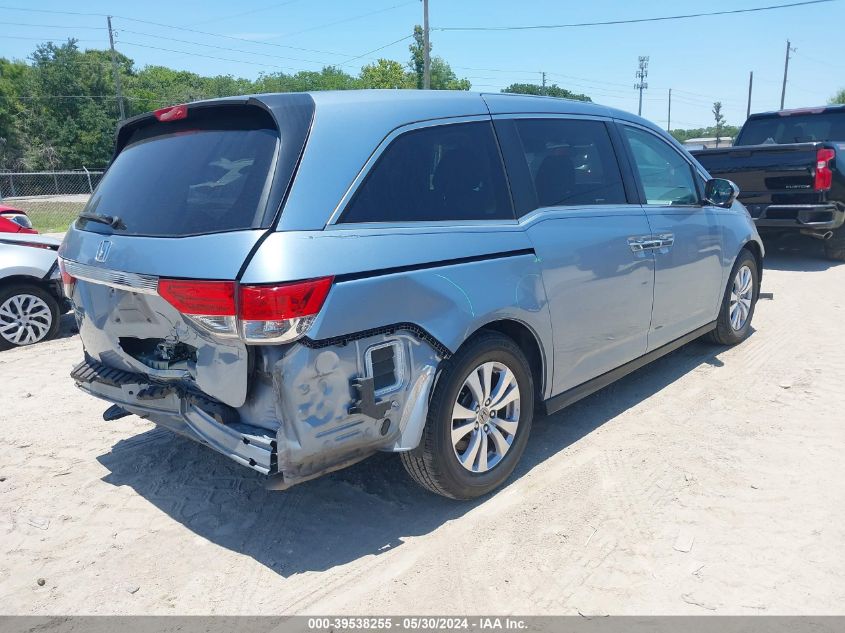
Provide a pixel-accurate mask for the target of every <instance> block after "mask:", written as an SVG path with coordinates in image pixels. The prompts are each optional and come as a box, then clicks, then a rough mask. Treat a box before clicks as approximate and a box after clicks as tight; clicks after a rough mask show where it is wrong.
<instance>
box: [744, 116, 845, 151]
mask: <svg viewBox="0 0 845 633" xmlns="http://www.w3.org/2000/svg"><path fill="white" fill-rule="evenodd" d="M813 141H845V111H843V112H827V113H824V114H791V115H789V116H775V117H771V118H764V119H749V120H748V121H746V123H745V125H744V126H742V134H741V135H740V137H739V138H738V139H737V143H736V144H737V145H764V144H771V143H777V144H778V145H781V144H784V143H809V142H813Z"/></svg>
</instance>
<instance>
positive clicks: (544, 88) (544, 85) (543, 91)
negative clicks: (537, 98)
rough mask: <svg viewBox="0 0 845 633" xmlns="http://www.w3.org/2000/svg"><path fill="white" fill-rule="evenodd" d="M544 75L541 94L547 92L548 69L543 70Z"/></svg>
mask: <svg viewBox="0 0 845 633" xmlns="http://www.w3.org/2000/svg"><path fill="white" fill-rule="evenodd" d="M542 75H543V87H542V89H541V90H540V94H541V95H544V94H546V71H545V70H544V71H542Z"/></svg>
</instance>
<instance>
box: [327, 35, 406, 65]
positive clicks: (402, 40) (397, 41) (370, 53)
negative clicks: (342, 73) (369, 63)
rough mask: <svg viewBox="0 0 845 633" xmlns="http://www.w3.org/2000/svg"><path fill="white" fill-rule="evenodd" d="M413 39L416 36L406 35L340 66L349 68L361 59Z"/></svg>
mask: <svg viewBox="0 0 845 633" xmlns="http://www.w3.org/2000/svg"><path fill="white" fill-rule="evenodd" d="M412 37H414V36H413V35H406V36H405V37H400V38H399V39H398V40H393V41H392V42H390V44H385V45H384V46H379V47H378V48H374V49H373V50H371V51H367V52H366V53H363V54H361V55H358V56H356V57H352V58H350V59H347V60H346V61H345V62H343V63H342V64H340V66H349V64H350V63H351V62H354V61H355V60H356V59H361V58H362V57H367V56H369V55H372V54H373V53H377V52H379V51H380V50H382V49H385V48H387V47H388V46H393V45H394V44H398V43H399V42H404V41H405V40H409V39H411V38H412Z"/></svg>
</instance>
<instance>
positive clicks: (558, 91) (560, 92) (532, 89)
mask: <svg viewBox="0 0 845 633" xmlns="http://www.w3.org/2000/svg"><path fill="white" fill-rule="evenodd" d="M502 92H509V93H516V94H523V95H545V96H548V97H562V98H563V99H574V100H576V101H592V99H590V97H588V96H587V95H585V94H579V93H575V92H570V91H569V90H567V89H566V88H561V87H560V86H558V85H557V84H551V85H549V86H546V87H545V88H543V86H540V85H537V84H511V85H510V86H508V87H507V88H503V89H502Z"/></svg>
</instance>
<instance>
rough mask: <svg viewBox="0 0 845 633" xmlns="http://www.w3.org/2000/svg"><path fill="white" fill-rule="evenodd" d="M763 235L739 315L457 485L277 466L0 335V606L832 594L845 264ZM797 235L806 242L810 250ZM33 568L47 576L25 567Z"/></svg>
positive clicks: (438, 607) (842, 593)
mask: <svg viewBox="0 0 845 633" xmlns="http://www.w3.org/2000/svg"><path fill="white" fill-rule="evenodd" d="M817 246H818V245H817V244H815V243H808V242H803V241H802V242H796V243H794V244H793V243H791V242H787V243H786V244H785V245H783V246H782V247H781V248H780V249H777V248H774V247H773V246H770V256H769V258H768V259H767V262H766V265H767V270H766V273H765V276H764V282H763V290H764V291H768V292H773V293H774V300H773V301H765V300H764V301H761V302H760V304H759V305H758V309H757V314H756V316H755V320H754V325H755V327H756V331H755V332H754V334H753V336H752V337H751V338H750V339H749V340H748V341H746V342H745V343H744V344H742V345H740V346H738V347H736V348H733V349H725V348H721V347H716V346H712V345H708V344H705V343H702V342H696V343H693V344H691V345H689V346H687V347H685V348H683V349H681V350H679V351H677V352H675V353H674V354H671V355H670V356H668V357H666V358H664V359H661V360H659V361H657V362H656V363H654V364H653V365H651V366H649V367H646V368H645V369H642V370H640V371H638V372H636V373H635V374H633V375H631V376H629V377H627V378H626V379H624V380H623V381H621V382H619V383H618V384H616V385H614V386H611V387H609V388H607V389H605V390H603V391H601V392H599V393H597V394H595V395H594V396H592V397H590V398H588V399H586V400H584V401H582V402H580V403H579V404H577V405H575V406H573V407H571V408H570V409H568V410H565V411H563V412H561V413H559V414H557V415H554V416H552V417H549V418H541V419H539V420H537V421H536V422H535V426H534V429H533V431H532V437H531V440H530V442H529V446H528V450H527V451H526V454H525V456H524V458H523V460H522V464H521V465H520V467H518V469H517V473H516V475H515V476H514V478H513V479H512V481H511V482H510V483H509V485H508V486H507V487H506V488H504V489H503V490H500V491H499V492H498V493H496V494H494V495H492V496H490V497H489V498H486V499H482V500H480V501H477V502H475V503H458V502H452V501H448V500H446V499H441V498H438V497H435V496H432V495H430V494H428V493H426V492H425V491H423V490H421V489H418V488H417V487H415V485H414V484H413V483H411V482H410V481H409V479H408V477H407V476H406V475H405V473H404V471H403V470H402V467H401V465H400V463H399V460H398V458H396V456H393V455H378V456H376V457H375V458H372V459H370V460H368V461H366V462H364V463H362V464H360V465H358V466H356V467H353V468H351V469H348V470H346V471H343V472H340V473H337V474H335V475H332V476H329V477H325V478H323V479H320V480H317V481H314V482H311V483H307V484H304V485H302V486H299V487H296V488H294V489H292V490H290V491H288V492H267V491H265V490H263V488H262V486H261V480H260V477H259V476H257V475H253V474H252V473H251V472H250V471H248V470H247V469H245V468H242V467H240V466H237V465H236V464H234V463H232V462H230V461H228V460H227V459H226V458H224V457H222V456H220V455H217V454H216V453H214V452H212V451H211V450H209V449H206V448H204V447H201V446H199V445H196V444H194V443H192V442H190V441H188V440H185V439H182V438H179V437H177V436H174V435H172V434H170V433H168V432H167V431H164V430H157V429H155V428H154V427H153V426H152V425H151V424H149V423H147V422H145V421H143V420H141V419H139V418H136V417H130V418H125V419H122V420H118V421H116V422H104V421H103V420H102V418H101V413H102V411H103V410H104V409H105V406H106V405H105V404H103V403H101V402H100V401H97V400H95V399H93V398H91V397H89V396H86V395H84V394H83V393H81V392H79V391H77V390H76V389H75V387H74V386H73V384H72V381H71V380H70V378H69V377H68V372H69V371H70V369H71V367H72V365H73V364H74V363H76V362H77V361H78V359H79V358H80V357H81V353H82V350H81V345H80V342H79V339H78V337H77V336H74V335H73V334H72V333H71V331H70V330H71V323H70V321H69V320H68V321H67V322H66V323H65V324H64V326H65V327H64V329H63V331H64V335H63V337H62V338H59V339H58V340H54V341H51V342H48V343H45V344H41V345H38V346H37V347H33V348H29V349H18V350H13V351H8V352H2V353H0V385H2V386H0V425H1V427H2V435H0V551H2V557H1V558H0V612H3V613H6V614H25V613H37V614H68V613H71V614H113V613H119V614H140V613H146V614H174V613H179V614H199V613H211V614H293V613H307V614H318V613H319V614H329V613H331V614H347V613H348V614H353V613H356V614H365V613H366V614H376V613H378V614H392V615H399V614H407V613H415V614H434V613H441V614H442V613H467V614H511V613H513V614H576V613H579V612H580V613H581V614H585V615H592V614H606V613H613V614H710V613H715V614H843V613H845V484H843V482H845V392H843V381H845V354H843V349H845V348H844V347H843V342H842V336H843V334H842V332H843V324H845V264H843V265H838V266H837V265H833V264H830V263H828V262H826V261H824V260H823V259H821V258H820V257H819V256H818V254H817V248H816V247H817ZM814 249H815V250H814ZM42 580H43V582H42Z"/></svg>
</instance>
